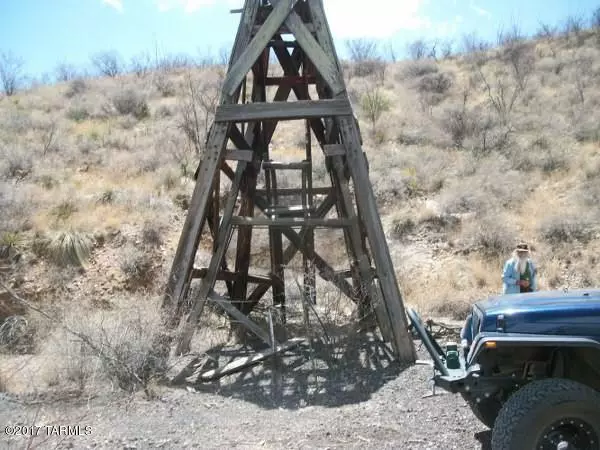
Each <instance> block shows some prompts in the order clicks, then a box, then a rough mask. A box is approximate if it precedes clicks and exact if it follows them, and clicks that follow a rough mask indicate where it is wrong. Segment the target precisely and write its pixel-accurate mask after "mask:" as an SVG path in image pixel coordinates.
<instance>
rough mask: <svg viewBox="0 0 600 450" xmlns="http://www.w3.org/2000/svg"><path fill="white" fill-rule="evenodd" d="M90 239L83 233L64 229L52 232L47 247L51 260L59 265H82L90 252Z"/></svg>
mask: <svg viewBox="0 0 600 450" xmlns="http://www.w3.org/2000/svg"><path fill="white" fill-rule="evenodd" d="M92 245H93V242H92V239H91V238H90V237H89V236H88V235H87V234H85V233H81V232H78V231H75V230H64V231H59V232H57V233H55V234H54V236H53V237H52V238H51V239H50V241H49V243H48V247H47V253H48V255H49V256H50V258H51V260H52V261H53V262H54V263H55V264H57V265H60V266H77V267H80V266H83V265H84V263H85V262H86V261H87V260H88V258H89V257H90V255H91V252H92Z"/></svg>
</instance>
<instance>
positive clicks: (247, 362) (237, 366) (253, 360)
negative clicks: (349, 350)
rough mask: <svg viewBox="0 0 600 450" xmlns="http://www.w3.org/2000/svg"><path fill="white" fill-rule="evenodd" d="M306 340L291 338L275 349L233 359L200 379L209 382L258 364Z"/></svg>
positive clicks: (207, 372) (202, 375)
mask: <svg viewBox="0 0 600 450" xmlns="http://www.w3.org/2000/svg"><path fill="white" fill-rule="evenodd" d="M304 341H305V338H294V339H290V340H288V341H285V342H283V343H282V344H279V345H278V346H277V347H275V351H273V349H272V348H269V349H268V350H266V351H264V352H258V353H253V354H252V355H250V356H246V357H245V358H239V359H236V360H235V361H232V362H230V363H228V364H226V365H225V366H223V367H221V368H218V369H214V370H208V371H206V372H204V373H202V374H201V375H200V379H201V380H202V381H207V382H208V381H214V380H217V379H219V378H222V377H224V376H226V375H231V374H232V373H236V372H239V371H241V370H244V369H246V368H248V367H251V366H253V365H255V364H258V363H259V362H261V361H264V360H265V359H267V358H269V357H271V356H273V355H275V354H277V353H283V352H286V351H288V350H291V349H292V348H294V347H297V346H298V345H300V344H301V343H302V342H304Z"/></svg>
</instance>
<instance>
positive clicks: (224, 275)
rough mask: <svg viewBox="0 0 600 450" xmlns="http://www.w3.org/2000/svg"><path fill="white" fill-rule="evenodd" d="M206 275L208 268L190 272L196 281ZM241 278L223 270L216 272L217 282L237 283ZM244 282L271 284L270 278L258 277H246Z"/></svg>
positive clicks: (238, 274) (241, 275)
mask: <svg viewBox="0 0 600 450" xmlns="http://www.w3.org/2000/svg"><path fill="white" fill-rule="evenodd" d="M207 274H208V268H206V267H203V268H201V269H194V270H193V271H192V278H196V279H202V278H204V277H206V275H207ZM242 277H243V274H241V273H235V272H227V271H224V270H220V271H219V272H217V278H216V279H217V281H238V280H239V279H240V278H242ZM246 281H247V282H248V283H256V284H269V285H270V284H271V278H269V277H261V276H258V275H248V276H247V277H246Z"/></svg>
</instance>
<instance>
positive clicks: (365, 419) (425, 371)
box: [0, 341, 490, 450]
mask: <svg viewBox="0 0 600 450" xmlns="http://www.w3.org/2000/svg"><path fill="white" fill-rule="evenodd" d="M325 350H326V349H313V353H310V354H312V355H316V356H313V358H311V359H310V360H308V358H307V354H308V353H309V349H308V348H299V349H296V350H295V351H290V352H289V353H288V354H286V356H285V357H284V358H283V359H282V360H281V362H280V363H279V364H280V365H284V366H285V368H284V370H280V371H277V372H273V371H272V370H271V367H272V366H271V365H272V364H273V363H271V362H269V363H263V364H260V365H258V366H255V367H254V368H252V369H249V370H246V371H245V372H242V373H239V374H237V375H233V376H229V377H227V378H226V379H222V380H221V381H220V382H215V383H209V384H202V385H198V384H196V385H195V387H192V386H190V385H188V386H184V387H181V388H161V389H160V399H158V400H147V399H146V398H145V397H144V396H143V394H141V393H140V394H136V395H133V396H129V397H124V396H123V395H117V394H115V393H113V394H96V396H94V397H93V398H87V399H86V398H82V397H79V398H76V399H73V400H64V399H62V400H52V399H51V398H46V399H42V398H40V397H37V398H36V400H35V401H30V400H25V399H16V398H9V397H4V398H2V399H1V400H0V423H2V424H4V425H14V424H18V423H25V424H32V423H35V424H38V425H80V426H81V427H82V434H85V433H83V427H85V426H89V427H90V430H91V433H90V434H89V435H87V436H86V435H79V436H68V437H65V436H61V437H57V436H56V435H54V436H50V437H47V436H46V431H47V430H45V429H42V430H41V431H39V432H38V436H37V437H36V438H34V439H32V440H31V442H32V444H33V446H32V447H30V448H33V447H36V446H37V447H36V448H77V449H79V448H101V449H145V448H165V449H167V448H169V449H170V448H174V449H175V448H202V449H208V448H285V449H296V448H360V449H381V448H395V449H398V448H400V449H465V450H466V449H487V448H488V447H489V439H490V432H489V430H488V429H487V428H486V427H485V426H484V425H482V424H480V423H479V422H478V421H477V420H476V419H475V418H474V417H473V415H472V413H471V411H470V410H469V408H468V407H467V406H466V405H465V403H464V402H463V401H462V399H461V397H460V396H455V395H451V394H446V393H443V392H442V393H440V391H439V390H437V394H439V395H436V396H433V397H424V396H426V395H427V394H431V386H430V384H428V380H429V378H430V376H431V368H430V367H429V366H426V365H416V366H412V367H409V368H407V369H405V370H402V369H401V368H399V367H397V365H396V364H394V363H390V361H389V359H388V357H387V353H386V351H385V348H384V347H382V346H380V345H379V344H377V343H375V342H373V341H370V342H367V341H364V342H361V343H358V344H357V343H356V342H355V343H354V344H352V345H350V344H349V345H345V346H340V347H338V350H339V352H338V353H336V352H331V351H329V352H326V351H325ZM329 350H331V349H329ZM325 354H327V355H328V356H327V357H324V358H319V356H318V355H325ZM420 357H424V355H423V354H422V352H420ZM273 373H279V374H282V375H280V376H279V377H277V378H276V379H274V378H273ZM272 386H277V388H272ZM54 432H55V433H56V430H55V431H54ZM63 432H64V430H63ZM27 442H28V439H27V438H24V437H18V438H15V437H12V438H8V437H7V436H6V434H5V431H3V435H2V437H1V438H0V447H2V448H7V449H21V448H26V444H27Z"/></svg>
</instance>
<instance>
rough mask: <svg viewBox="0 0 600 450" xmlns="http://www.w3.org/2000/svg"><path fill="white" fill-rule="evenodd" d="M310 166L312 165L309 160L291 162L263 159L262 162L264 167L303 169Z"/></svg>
mask: <svg viewBox="0 0 600 450" xmlns="http://www.w3.org/2000/svg"><path fill="white" fill-rule="evenodd" d="M309 166H310V163H309V162H308V161H300V162H291V163H287V162H279V161H263V162H262V168H263V169H277V170H303V169H306V167H309Z"/></svg>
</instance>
